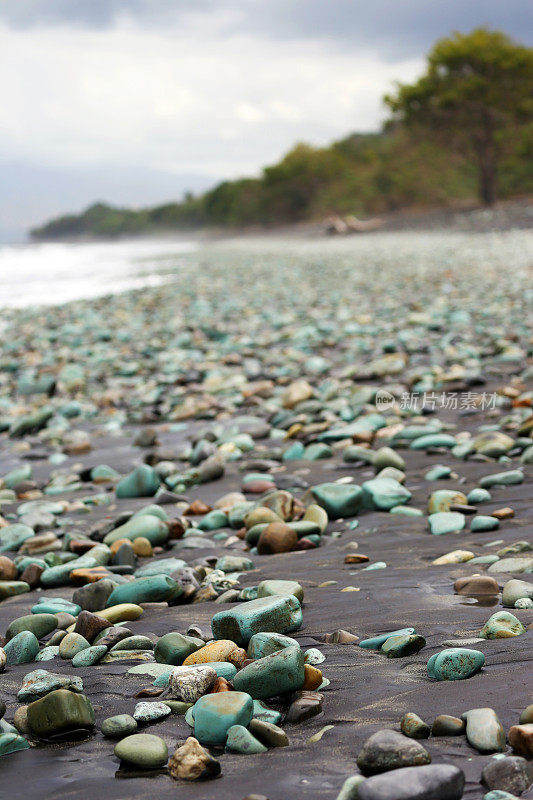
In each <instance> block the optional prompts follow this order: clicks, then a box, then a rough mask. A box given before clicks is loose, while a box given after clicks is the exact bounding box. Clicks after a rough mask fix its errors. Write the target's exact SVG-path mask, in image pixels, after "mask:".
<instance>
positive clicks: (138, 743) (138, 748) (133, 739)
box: [114, 733, 168, 769]
mask: <svg viewBox="0 0 533 800" xmlns="http://www.w3.org/2000/svg"><path fill="white" fill-rule="evenodd" d="M114 752H115V755H116V757H117V758H119V759H120V760H121V761H125V762H126V763H127V764H132V765H133V766H135V767H140V768H141V769H158V768H161V767H164V766H165V765H166V763H167V760H168V749H167V746H166V744H165V742H164V741H163V739H161V738H160V737H159V736H153V735H152V734H149V733H134V734H133V736H126V738H125V739H121V741H120V742H118V743H117V744H116V745H115V750H114Z"/></svg>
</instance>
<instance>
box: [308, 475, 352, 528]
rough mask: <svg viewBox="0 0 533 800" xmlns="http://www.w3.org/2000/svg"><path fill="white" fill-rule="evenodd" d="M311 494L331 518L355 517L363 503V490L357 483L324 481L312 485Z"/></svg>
mask: <svg viewBox="0 0 533 800" xmlns="http://www.w3.org/2000/svg"><path fill="white" fill-rule="evenodd" d="M311 494H312V495H313V497H314V499H315V500H316V502H317V503H318V505H319V506H322V508H323V509H324V510H325V511H326V513H327V515H328V518H329V519H340V518H341V517H353V516H355V515H356V514H357V512H358V511H359V509H360V508H361V506H362V504H363V490H362V489H361V487H360V486H357V485H356V484H346V483H345V484H342V483H322V484H319V485H318V486H312V487H311Z"/></svg>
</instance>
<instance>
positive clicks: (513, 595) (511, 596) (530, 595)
mask: <svg viewBox="0 0 533 800" xmlns="http://www.w3.org/2000/svg"><path fill="white" fill-rule="evenodd" d="M524 598H527V599H530V600H532V599H533V583H528V582H527V581H521V580H518V579H517V578H512V579H511V580H510V581H507V582H506V583H505V585H504V587H503V591H502V605H504V606H506V607H507V608H514V607H515V603H516V601H517V600H521V599H524Z"/></svg>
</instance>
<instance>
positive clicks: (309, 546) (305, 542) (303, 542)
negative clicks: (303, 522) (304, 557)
mask: <svg viewBox="0 0 533 800" xmlns="http://www.w3.org/2000/svg"><path fill="white" fill-rule="evenodd" d="M316 546H317V545H316V544H315V543H314V542H312V541H311V539H308V538H307V536H302V538H301V539H298V544H297V545H296V547H295V548H294V549H295V550H314V549H315V548H316Z"/></svg>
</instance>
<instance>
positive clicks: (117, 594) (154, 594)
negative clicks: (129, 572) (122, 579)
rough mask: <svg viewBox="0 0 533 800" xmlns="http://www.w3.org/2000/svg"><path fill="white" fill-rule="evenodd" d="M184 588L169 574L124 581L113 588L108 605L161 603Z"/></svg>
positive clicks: (180, 592) (181, 591)
mask: <svg viewBox="0 0 533 800" xmlns="http://www.w3.org/2000/svg"><path fill="white" fill-rule="evenodd" d="M182 593H183V589H182V588H181V586H179V585H178V584H177V583H176V581H175V580H173V579H172V578H171V577H170V576H168V575H152V576H150V577H148V578H138V579H137V580H133V581H129V582H128V583H123V584H121V585H120V586H117V587H116V588H115V589H113V592H112V593H111V595H110V596H109V597H108V599H107V603H106V605H107V607H108V608H110V607H111V606H117V605H121V604H124V603H134V604H137V605H139V604H140V603H159V602H161V601H162V600H169V599H170V598H171V597H174V596H177V595H178V594H182Z"/></svg>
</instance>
